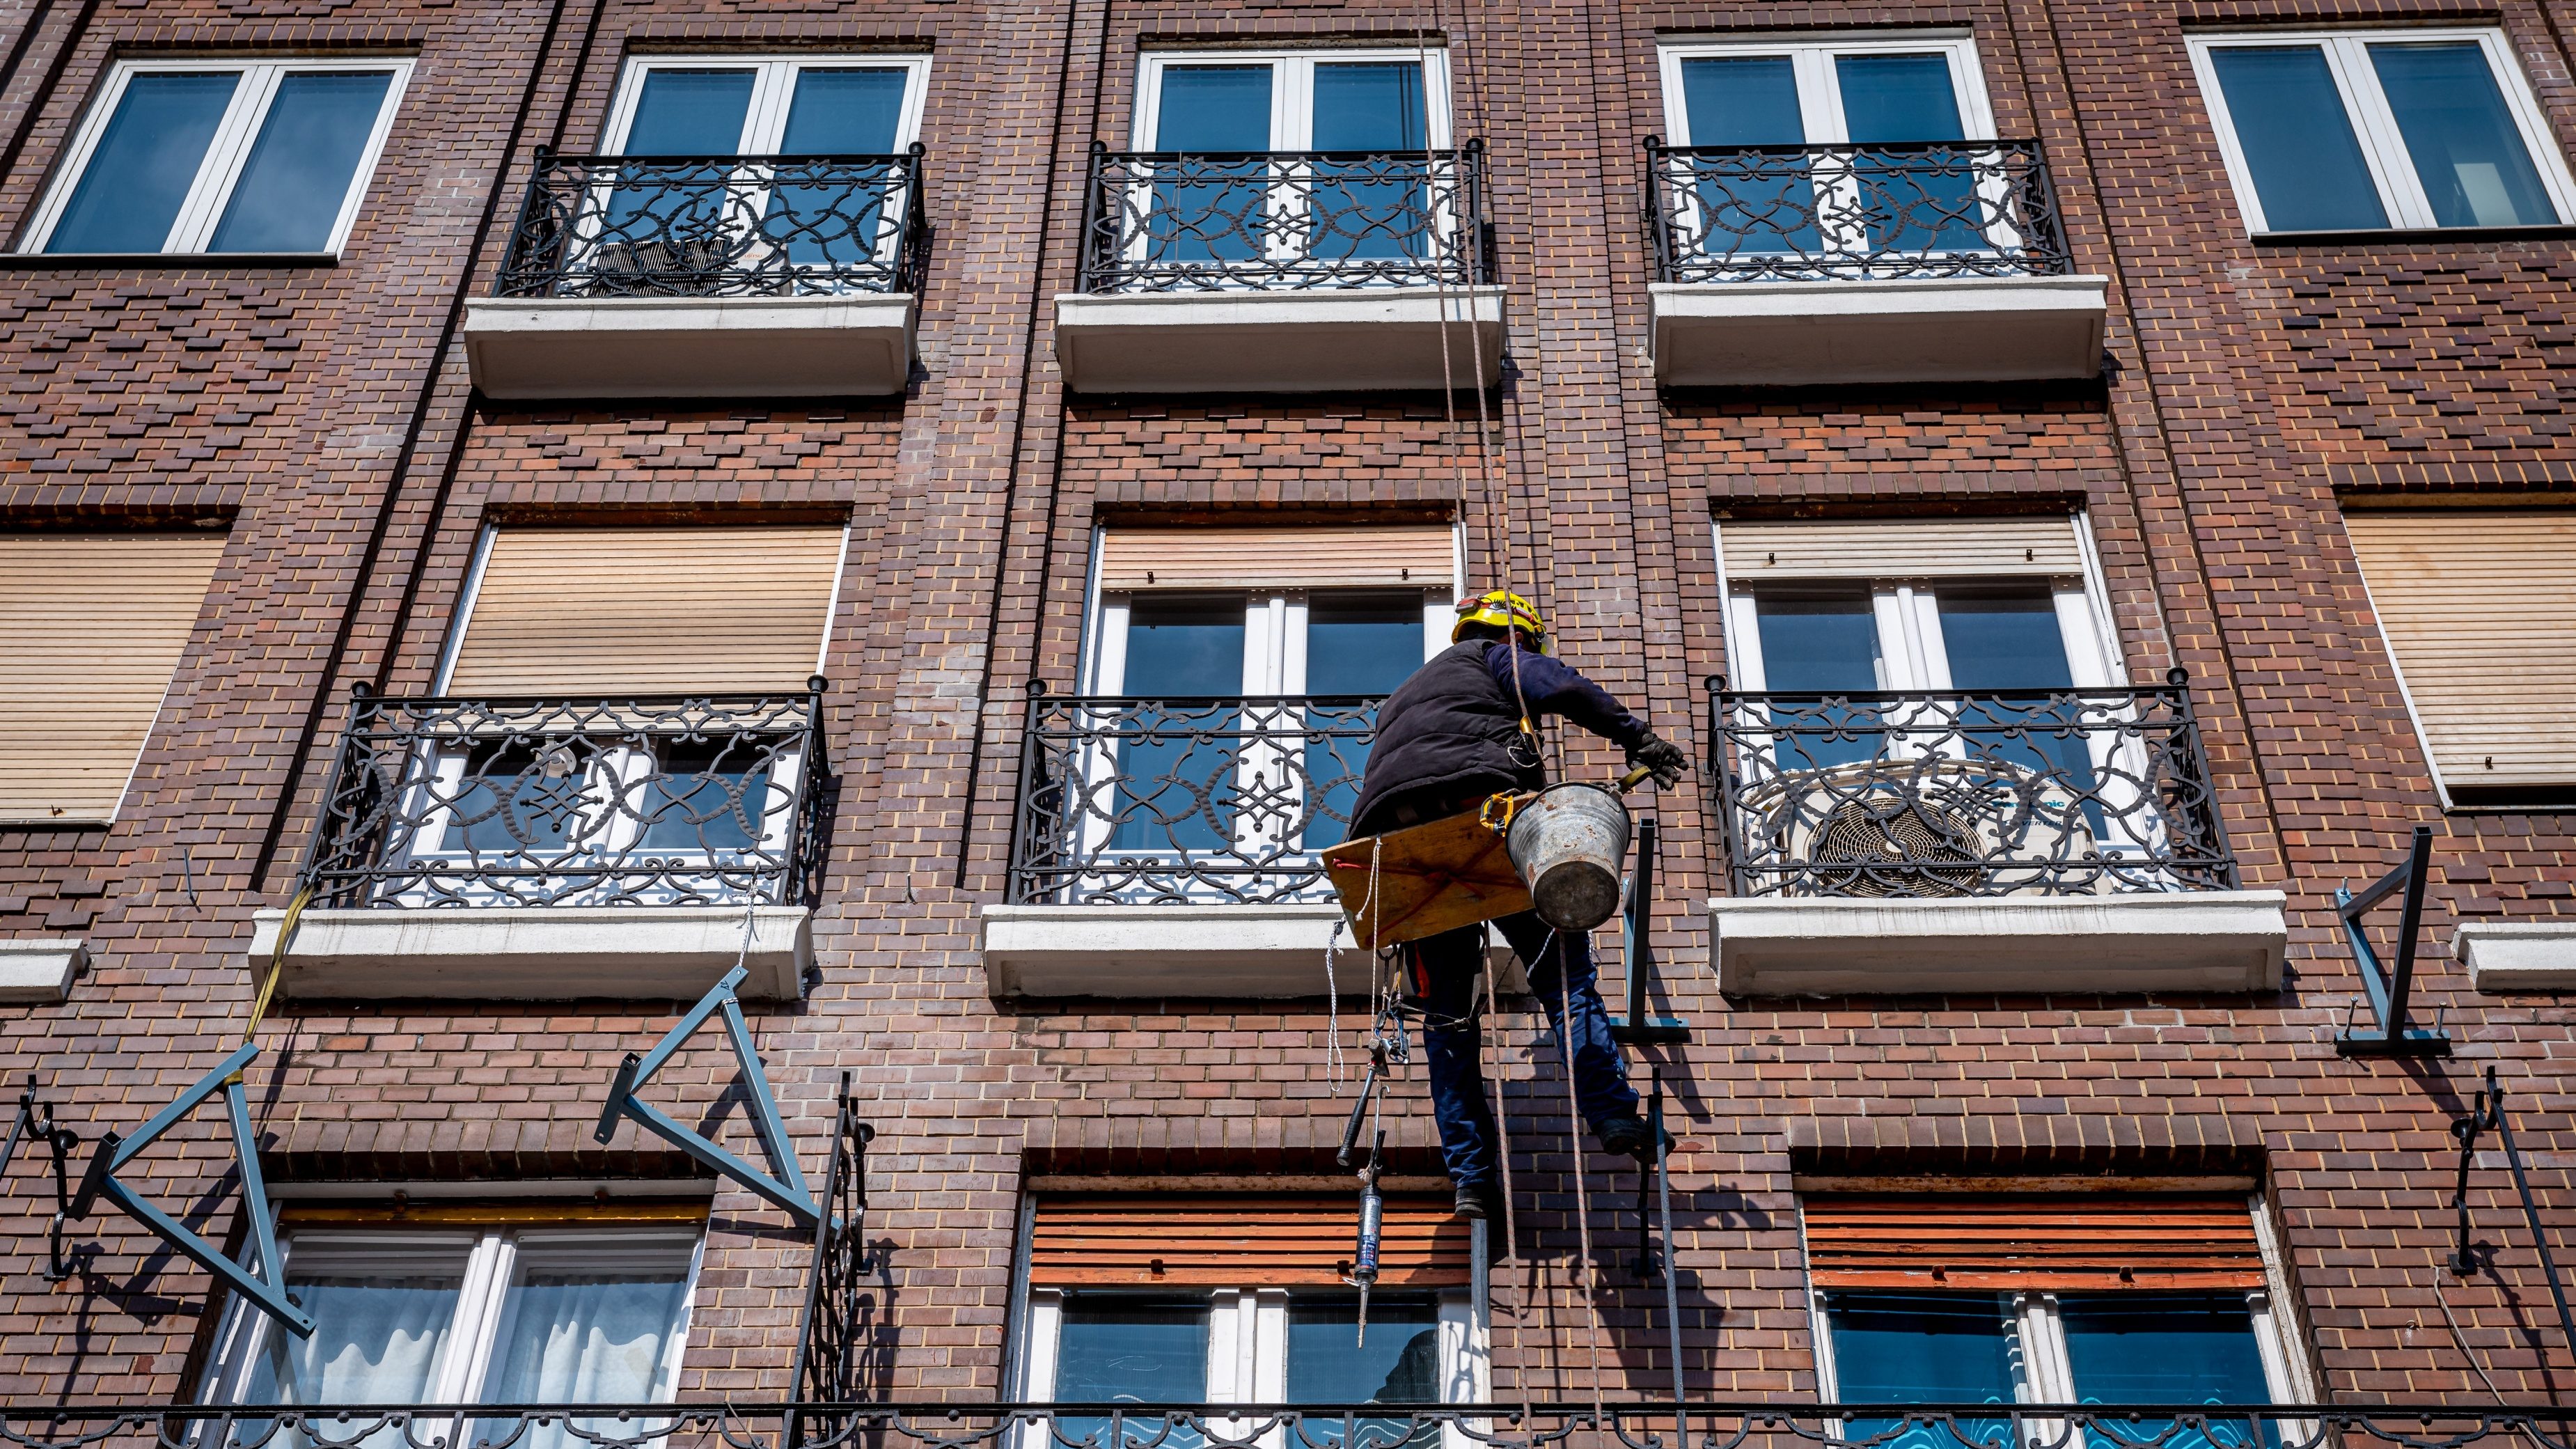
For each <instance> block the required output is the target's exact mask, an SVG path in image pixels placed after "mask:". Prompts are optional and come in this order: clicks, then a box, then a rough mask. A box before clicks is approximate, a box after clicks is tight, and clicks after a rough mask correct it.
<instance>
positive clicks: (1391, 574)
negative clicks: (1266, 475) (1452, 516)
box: [1100, 526, 1457, 593]
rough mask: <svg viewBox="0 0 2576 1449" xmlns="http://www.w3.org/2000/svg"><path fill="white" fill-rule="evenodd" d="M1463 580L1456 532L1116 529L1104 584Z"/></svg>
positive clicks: (1103, 562)
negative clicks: (1460, 578)
mask: <svg viewBox="0 0 2576 1449" xmlns="http://www.w3.org/2000/svg"><path fill="white" fill-rule="evenodd" d="M1456 579H1457V544H1456V535H1455V534H1453V533H1452V532H1451V531H1450V530H1449V529H1448V528H1447V527H1445V526H1425V527H1401V528H1156V529H1123V528H1119V529H1111V530H1109V532H1107V533H1106V534H1104V535H1102V537H1101V541H1100V587H1101V588H1102V589H1104V590H1106V591H1108V592H1111V593H1120V592H1132V591H1135V590H1139V589H1242V588H1274V589H1293V588H1312V589H1331V588H1341V589H1350V588H1415V589H1426V588H1436V589H1445V588H1449V587H1451V586H1452V585H1453V584H1454V583H1455V582H1456Z"/></svg>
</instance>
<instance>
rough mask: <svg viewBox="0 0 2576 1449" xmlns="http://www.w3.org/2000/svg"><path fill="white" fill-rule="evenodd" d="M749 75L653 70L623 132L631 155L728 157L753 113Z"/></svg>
mask: <svg viewBox="0 0 2576 1449" xmlns="http://www.w3.org/2000/svg"><path fill="white" fill-rule="evenodd" d="M753 75H754V72H752V71H748V70H659V69H657V70H652V71H648V72H646V73H645V76H644V93H643V94H642V95H640V96H638V97H636V99H635V119H634V120H633V121H632V122H630V123H628V125H627V127H626V154H627V155H629V156H731V155H733V154H734V153H736V152H738V151H740V150H741V149H742V123H743V118H744V117H745V116H747V115H749V114H750V112H751V82H752V77H753Z"/></svg>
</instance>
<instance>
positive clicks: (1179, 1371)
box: [1055, 1294, 1208, 1449]
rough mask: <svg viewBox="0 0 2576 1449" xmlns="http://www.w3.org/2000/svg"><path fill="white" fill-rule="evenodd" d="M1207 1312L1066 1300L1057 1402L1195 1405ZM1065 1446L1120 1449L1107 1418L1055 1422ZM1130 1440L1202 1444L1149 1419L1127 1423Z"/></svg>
mask: <svg viewBox="0 0 2576 1449" xmlns="http://www.w3.org/2000/svg"><path fill="white" fill-rule="evenodd" d="M1207 1355H1208V1309H1207V1304H1206V1303H1205V1301H1201V1302H1198V1303H1172V1302H1161V1303H1153V1302H1137V1301H1132V1300H1128V1301H1122V1300H1120V1299H1117V1298H1111V1297H1100V1296H1093V1295H1088V1294H1082V1295H1075V1296H1072V1297H1069V1298H1068V1299H1067V1300H1066V1301H1065V1305H1064V1318H1063V1327H1062V1328H1061V1329H1060V1330H1059V1331H1058V1333H1057V1336H1056V1347H1055V1400H1056V1402H1057V1403H1061V1404H1196V1403H1201V1402H1204V1401H1205V1400H1206V1398H1207ZM1056 1434H1057V1435H1058V1436H1059V1437H1060V1438H1061V1439H1062V1440H1063V1441H1064V1442H1067V1443H1072V1444H1082V1443H1085V1442H1089V1443H1090V1444H1092V1445H1094V1446H1096V1449H1119V1446H1118V1445H1117V1444H1116V1443H1115V1442H1114V1441H1113V1440H1112V1439H1111V1437H1110V1434H1109V1421H1108V1420H1106V1419H1075V1418H1068V1419H1062V1420H1059V1421H1057V1424H1056ZM1127 1437H1128V1442H1129V1443H1130V1444H1136V1445H1145V1444H1150V1445H1153V1446H1155V1449H1181V1446H1185V1445H1195V1444H1199V1443H1201V1442H1204V1441H1203V1440H1202V1439H1201V1438H1200V1436H1199V1435H1197V1434H1195V1433H1193V1432H1190V1431H1188V1430H1172V1429H1167V1428H1166V1427H1165V1426H1164V1424H1163V1422H1162V1420H1161V1419H1160V1418H1159V1417H1157V1418H1150V1419H1147V1420H1145V1421H1144V1422H1141V1423H1136V1424H1131V1425H1129V1426H1128V1428H1127Z"/></svg>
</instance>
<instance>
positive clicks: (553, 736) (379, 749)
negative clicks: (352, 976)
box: [304, 678, 823, 907]
mask: <svg viewBox="0 0 2576 1449" xmlns="http://www.w3.org/2000/svg"><path fill="white" fill-rule="evenodd" d="M822 685H823V681H822V680H821V679H819V678H818V679H816V680H814V681H812V688H811V692H806V693H797V694H778V695H711V696H700V697H697V698H676V697H665V698H614V699H387V698H381V697H378V696H376V695H372V694H364V693H362V694H360V695H358V697H357V699H356V700H355V702H354V703H353V704H352V706H351V709H350V717H349V728H348V732H347V733H346V734H345V735H343V736H342V738H341V742H340V756H339V761H338V763H337V764H336V765H335V766H334V768H333V770H332V774H331V785H330V792H329V794H328V796H327V797H326V798H325V800H324V802H323V808H322V820H321V825H320V828H319V829H318V830H317V831H316V832H315V835H314V843H313V849H312V854H311V858H310V860H309V861H308V863H307V864H306V867H305V874H304V879H305V880H306V881H307V882H308V883H309V884H310V885H311V886H312V887H313V890H314V895H313V903H314V904H315V905H317V906H384V907H396V906H478V905H481V906H550V905H744V904H752V903H758V904H779V905H793V904H797V903H800V902H802V901H804V900H807V899H809V898H810V896H811V894H812V890H811V887H812V882H811V880H810V879H809V876H810V874H811V872H812V870H813V867H814V862H815V859H816V855H817V852H816V851H815V848H814V842H815V841H816V839H817V838H818V837H819V835H820V833H821V832H820V819H819V817H820V806H819V799H820V797H819V793H818V791H817V790H816V788H815V775H816V772H817V771H818V770H819V769H820V768H821V762H822V759H823V751H822V717H823V712H822V696H821V692H820V691H821V689H822Z"/></svg>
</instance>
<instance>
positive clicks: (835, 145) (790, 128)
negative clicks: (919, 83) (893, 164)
mask: <svg viewBox="0 0 2576 1449" xmlns="http://www.w3.org/2000/svg"><path fill="white" fill-rule="evenodd" d="M907 79H908V75H907V73H906V72H904V71H901V70H808V71H802V72H799V73H798V75H797V77H796V99H795V100H794V101H793V102H791V103H790V104H789V105H788V107H787V134H786V136H785V138H784V139H782V140H781V141H780V142H779V145H778V150H779V153H780V154H782V155H787V156H882V155H886V154H888V153H890V152H892V151H893V150H894V138H895V131H896V129H897V128H898V127H899V126H900V125H901V124H902V121H903V90H904V83H905V81H906V80H907Z"/></svg>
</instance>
